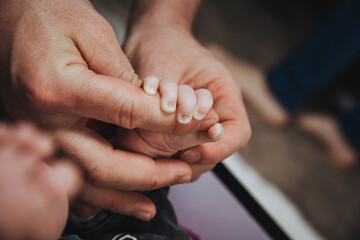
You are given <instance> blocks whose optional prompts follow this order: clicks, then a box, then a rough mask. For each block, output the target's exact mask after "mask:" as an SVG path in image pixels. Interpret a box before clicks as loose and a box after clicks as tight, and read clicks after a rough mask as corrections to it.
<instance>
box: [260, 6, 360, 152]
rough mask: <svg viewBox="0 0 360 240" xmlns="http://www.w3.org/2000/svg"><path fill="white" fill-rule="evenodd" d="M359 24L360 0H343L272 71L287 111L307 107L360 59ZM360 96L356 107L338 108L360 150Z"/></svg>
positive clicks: (272, 80)
mask: <svg viewBox="0 0 360 240" xmlns="http://www.w3.org/2000/svg"><path fill="white" fill-rule="evenodd" d="M359 26H360V1H358V0H344V1H341V2H340V3H339V5H338V7H337V8H336V9H335V10H334V12H333V13H332V14H331V15H330V16H329V17H328V19H326V20H325V21H324V22H323V24H322V25H320V27H319V28H318V29H317V31H315V32H314V34H313V35H312V36H311V37H310V38H309V39H308V40H307V41H306V42H305V44H304V45H303V46H302V47H300V48H299V49H298V50H297V51H296V52H295V53H294V54H292V55H291V56H289V57H287V58H286V59H284V61H282V62H281V63H280V65H279V66H277V67H275V68H274V69H272V70H270V71H269V72H268V74H267V80H268V85H269V87H270V89H271V91H272V93H273V94H274V95H275V97H276V98H277V99H278V100H279V101H280V103H281V104H282V106H283V107H284V108H285V109H286V110H287V111H289V112H291V113H293V112H296V111H298V110H299V109H301V108H302V107H304V105H305V104H308V102H309V101H311V100H312V99H314V98H316V97H318V95H319V94H321V92H322V91H323V90H324V89H327V88H328V87H329V86H330V85H332V84H334V81H336V80H337V79H339V75H341V73H342V71H344V69H347V68H348V67H349V65H354V62H356V61H358V60H359V59H360V58H359V56H360V27H359ZM355 65H356V64H355ZM358 66H359V65H357V66H356V67H357V68H358ZM340 78H341V76H340ZM359 78H360V74H358V75H357V76H353V79H352V81H353V82H357V81H358V80H359ZM337 90H338V89H333V92H332V95H333V96H336V95H338V93H337V92H336V91H337ZM358 95H359V93H357V94H355V97H353V98H352V100H353V101H354V102H353V103H352V107H350V108H347V109H342V110H339V109H336V111H334V114H335V116H336V117H337V119H338V120H339V125H340V127H341V128H342V130H343V132H344V135H345V136H346V137H347V138H348V140H349V142H350V143H351V144H352V145H353V146H354V147H355V148H356V149H357V150H358V151H359V152H360V142H359V127H360V120H359V116H360V108H359V105H360V103H359V98H358ZM333 100H334V97H332V99H330V100H329V101H328V102H326V100H325V102H326V103H327V104H330V103H331V102H333ZM334 105H336V106H340V105H341V104H337V103H335V104H334Z"/></svg>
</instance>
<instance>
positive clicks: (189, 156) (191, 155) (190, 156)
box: [181, 150, 201, 163]
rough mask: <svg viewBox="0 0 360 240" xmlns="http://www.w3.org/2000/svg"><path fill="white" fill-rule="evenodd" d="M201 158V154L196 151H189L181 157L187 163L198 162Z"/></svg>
mask: <svg viewBox="0 0 360 240" xmlns="http://www.w3.org/2000/svg"><path fill="white" fill-rule="evenodd" d="M200 158H201V154H200V152H199V151H196V150H189V151H186V152H185V153H184V154H183V155H182V156H181V159H182V160H184V161H185V162H188V163H194V162H197V161H199V160H200Z"/></svg>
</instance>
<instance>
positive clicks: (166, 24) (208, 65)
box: [124, 0, 251, 179]
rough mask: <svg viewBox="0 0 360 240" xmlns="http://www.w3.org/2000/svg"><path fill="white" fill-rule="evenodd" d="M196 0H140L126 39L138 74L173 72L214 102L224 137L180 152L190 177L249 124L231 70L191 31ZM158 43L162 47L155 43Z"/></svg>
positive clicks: (236, 143) (235, 143)
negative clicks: (205, 91)
mask: <svg viewBox="0 0 360 240" xmlns="http://www.w3.org/2000/svg"><path fill="white" fill-rule="evenodd" d="M198 3H199V1H187V0H183V1H166V2H164V1H161V0H152V1H149V0H139V1H138V5H137V8H136V10H135V12H134V14H133V18H132V25H131V27H130V30H129V33H128V38H127V41H126V44H125V47H124V49H125V52H126V54H127V56H128V57H129V59H130V61H131V63H132V65H133V66H134V69H135V71H136V72H137V74H138V75H139V77H140V78H142V77H145V76H150V75H152V76H157V77H159V78H160V79H162V78H172V79H174V80H176V81H177V83H178V84H186V85H189V86H191V87H192V88H193V89H194V90H196V89H199V88H205V89H208V90H209V91H210V92H211V93H212V96H213V100H214V106H213V108H214V109H215V110H216V112H217V113H218V114H219V122H220V123H221V124H222V126H223V128H224V135H223V138H222V139H221V140H220V141H218V142H216V143H207V144H202V145H199V146H196V147H192V148H189V149H187V150H185V151H183V152H182V154H180V157H181V159H183V160H184V161H186V162H188V163H189V164H190V166H191V167H192V171H193V175H192V178H193V179H196V178H198V177H199V176H200V175H201V174H202V173H204V172H206V171H209V170H210V169H212V168H213V167H214V166H215V165H216V163H218V162H220V161H222V160H224V159H225V158H226V157H228V156H229V155H231V154H232V153H234V152H235V151H236V150H238V149H241V148H242V147H244V146H245V145H246V144H247V142H248V140H249V138H250V135H251V129H250V125H249V121H248V117H247V114H246V110H245V107H244V104H243V101H242V96H241V91H240V89H239V88H238V87H237V84H236V82H235V80H234V77H233V75H232V74H231V72H230V71H229V70H228V69H227V68H226V67H225V66H224V65H223V64H222V63H221V62H220V61H219V60H218V59H216V58H215V57H214V56H213V55H212V54H211V53H210V52H209V51H208V50H206V49H205V48H204V47H203V46H201V45H200V44H199V43H198V42H197V41H196V39H195V38H194V37H193V35H192V34H191V31H190V26H191V22H192V19H193V15H194V14H195V11H196V8H197V6H198ZM159 46H161V47H159Z"/></svg>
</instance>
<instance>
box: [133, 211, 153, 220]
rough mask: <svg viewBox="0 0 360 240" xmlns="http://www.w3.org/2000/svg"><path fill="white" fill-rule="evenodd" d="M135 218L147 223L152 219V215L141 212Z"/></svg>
mask: <svg viewBox="0 0 360 240" xmlns="http://www.w3.org/2000/svg"><path fill="white" fill-rule="evenodd" d="M135 216H136V217H137V218H140V219H141V220H143V221H146V222H148V221H150V219H151V214H150V213H149V212H146V211H139V212H137V213H136V214H135Z"/></svg>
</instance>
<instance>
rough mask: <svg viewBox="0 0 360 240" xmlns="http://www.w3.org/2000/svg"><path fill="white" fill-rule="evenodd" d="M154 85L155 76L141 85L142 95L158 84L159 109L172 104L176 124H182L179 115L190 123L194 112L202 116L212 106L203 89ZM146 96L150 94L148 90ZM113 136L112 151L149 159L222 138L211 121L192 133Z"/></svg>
mask: <svg viewBox="0 0 360 240" xmlns="http://www.w3.org/2000/svg"><path fill="white" fill-rule="evenodd" d="M148 81H150V83H148ZM158 83H159V80H158V79H157V78H156V77H146V78H145V80H144V84H143V87H144V91H145V92H146V91H147V89H155V90H157V86H158V85H159V86H160V91H161V102H162V103H163V102H165V104H162V106H161V107H162V110H163V111H169V108H168V105H169V104H168V103H167V102H168V101H171V102H174V103H175V108H174V110H173V111H176V115H177V116H180V118H179V117H177V121H178V122H180V123H183V124H184V119H185V118H184V117H182V116H184V115H186V116H189V117H190V120H189V121H191V119H192V117H193V115H199V114H198V112H199V111H198V109H200V110H201V113H202V114H203V115H204V116H205V115H207V114H208V112H209V111H210V109H211V107H212V104H213V99H212V95H211V93H210V92H209V91H208V90H206V89H199V90H197V91H196V92H195V91H194V90H193V89H192V88H191V87H189V86H187V85H180V86H177V85H176V82H175V81H174V80H172V79H163V80H161V81H160V84H158ZM148 84H150V85H152V87H145V86H146V85H148ZM161 86H162V87H161ZM196 93H197V94H196ZM148 94H149V93H148ZM150 94H151V95H154V94H153V92H152V91H151V92H150ZM176 103H177V104H176ZM164 106H165V107H164ZM194 112H196V114H195V113H194ZM199 133H200V134H199ZM116 135H117V137H116V138H115V139H114V141H113V145H114V146H115V147H116V148H119V149H127V150H130V151H133V152H137V153H142V154H144V155H147V156H150V157H152V158H160V157H172V156H174V155H175V154H176V153H177V152H178V151H180V150H183V149H187V148H190V147H193V146H197V145H200V144H204V143H209V142H216V141H219V140H220V139H221V137H222V135H223V128H222V126H221V124H219V123H217V121H213V122H212V123H210V124H209V125H208V126H206V127H205V128H204V130H203V131H201V132H195V133H188V134H181V133H180V134H166V133H160V132H154V131H149V130H143V129H130V130H129V129H124V128H119V129H118V133H117V134H116Z"/></svg>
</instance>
